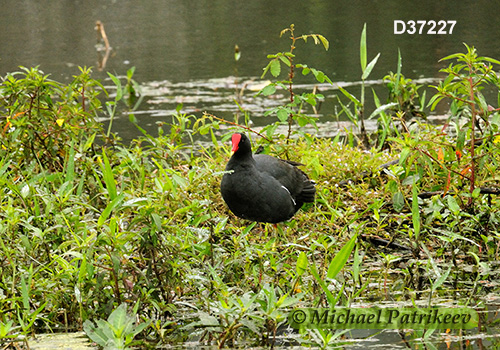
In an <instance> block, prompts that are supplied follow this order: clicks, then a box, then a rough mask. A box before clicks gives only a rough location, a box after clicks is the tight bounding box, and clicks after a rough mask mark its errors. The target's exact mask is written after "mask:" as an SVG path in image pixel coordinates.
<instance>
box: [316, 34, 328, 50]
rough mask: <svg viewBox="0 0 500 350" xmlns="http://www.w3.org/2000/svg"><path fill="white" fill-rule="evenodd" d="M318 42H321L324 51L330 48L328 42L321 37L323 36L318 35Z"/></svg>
mask: <svg viewBox="0 0 500 350" xmlns="http://www.w3.org/2000/svg"><path fill="white" fill-rule="evenodd" d="M318 38H319V40H321V43H322V44H323V46H324V48H325V50H326V51H328V49H329V48H330V43H329V42H328V40H327V39H326V38H325V37H324V36H323V35H318Z"/></svg>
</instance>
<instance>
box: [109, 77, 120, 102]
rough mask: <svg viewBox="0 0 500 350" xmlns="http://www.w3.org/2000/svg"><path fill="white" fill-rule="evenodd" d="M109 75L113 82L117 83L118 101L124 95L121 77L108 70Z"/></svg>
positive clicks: (116, 99) (116, 98)
mask: <svg viewBox="0 0 500 350" xmlns="http://www.w3.org/2000/svg"><path fill="white" fill-rule="evenodd" d="M108 75H109V77H110V78H111V80H112V81H113V83H114V84H115V85H116V96H115V102H118V101H120V100H121V99H122V97H123V89H122V83H121V81H120V79H118V78H117V77H115V76H114V75H113V74H111V73H109V72H108Z"/></svg>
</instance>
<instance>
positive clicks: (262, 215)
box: [220, 133, 316, 223]
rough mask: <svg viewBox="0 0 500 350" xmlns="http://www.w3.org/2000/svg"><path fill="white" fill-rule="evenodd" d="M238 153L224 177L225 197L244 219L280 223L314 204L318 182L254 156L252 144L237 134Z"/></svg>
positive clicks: (284, 163)
mask: <svg viewBox="0 0 500 350" xmlns="http://www.w3.org/2000/svg"><path fill="white" fill-rule="evenodd" d="M231 141H232V143H233V149H232V151H233V152H234V153H233V155H232V156H231V159H229V162H228V163H227V166H226V171H230V172H228V173H226V174H224V176H223V177H222V182H221V186H220V187H221V193H222V198H224V201H225V202H226V203H227V205H228V207H229V209H231V211H232V212H233V213H234V214H235V215H236V216H239V217H240V218H243V219H247V220H252V221H258V222H269V223H278V222H282V221H285V220H288V219H290V218H291V217H292V216H293V215H294V214H295V213H296V212H297V210H299V209H300V208H301V207H302V204H304V203H310V202H313V201H314V194H315V193H316V189H315V187H314V185H315V184H314V182H313V181H311V180H309V178H308V177H307V175H306V174H305V173H304V172H302V171H301V170H300V169H299V168H297V166H300V165H303V164H300V163H296V162H291V161H285V160H281V159H278V158H274V157H271V156H269V155H266V154H256V155H252V148H251V145H250V140H249V139H248V138H247V137H246V135H244V134H241V133H236V134H233V136H232V138H231Z"/></svg>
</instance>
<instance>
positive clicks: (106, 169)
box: [102, 149, 117, 200]
mask: <svg viewBox="0 0 500 350" xmlns="http://www.w3.org/2000/svg"><path fill="white" fill-rule="evenodd" d="M102 159H103V162H104V165H103V177H104V183H105V184H106V189H107V190H108V194H109V199H110V200H114V199H115V198H116V195H117V190H116V183H115V178H114V176H113V170H112V169H111V165H110V164H109V160H108V157H107V156H106V152H105V150H104V149H103V150H102Z"/></svg>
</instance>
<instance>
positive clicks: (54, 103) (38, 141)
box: [0, 67, 102, 171]
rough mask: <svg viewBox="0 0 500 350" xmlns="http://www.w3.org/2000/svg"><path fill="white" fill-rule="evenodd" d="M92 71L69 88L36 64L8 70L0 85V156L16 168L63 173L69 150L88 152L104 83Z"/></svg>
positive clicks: (96, 126)
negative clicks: (31, 66)
mask: <svg viewBox="0 0 500 350" xmlns="http://www.w3.org/2000/svg"><path fill="white" fill-rule="evenodd" d="M90 73H91V70H90V69H88V68H80V75H78V76H74V80H73V81H72V82H71V83H70V84H68V85H67V86H65V85H63V84H60V83H57V82H55V81H53V80H51V79H49V76H48V75H45V74H44V73H43V72H42V71H40V70H39V69H38V68H37V67H35V68H25V67H21V71H20V72H14V73H10V74H7V76H5V77H4V78H3V79H2V84H1V86H0V111H1V115H2V117H1V119H0V126H1V130H0V133H1V140H0V158H3V159H5V158H8V159H9V160H10V161H11V164H10V166H12V167H16V168H29V167H30V166H35V168H36V169H47V170H49V171H54V170H56V171H61V170H62V169H64V163H65V160H66V158H67V155H68V153H67V152H68V150H69V149H70V148H74V149H76V150H77V151H78V152H87V151H88V150H89V148H90V147H92V145H93V140H94V138H95V137H96V135H97V133H98V132H100V129H101V125H100V123H98V122H97V113H98V112H99V110H100V102H99V99H98V98H97V97H98V95H99V93H100V90H102V86H101V84H100V83H99V82H97V81H96V80H93V79H91V78H90ZM33 162H34V163H36V164H37V165H34V164H33ZM38 171H40V170H38Z"/></svg>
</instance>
